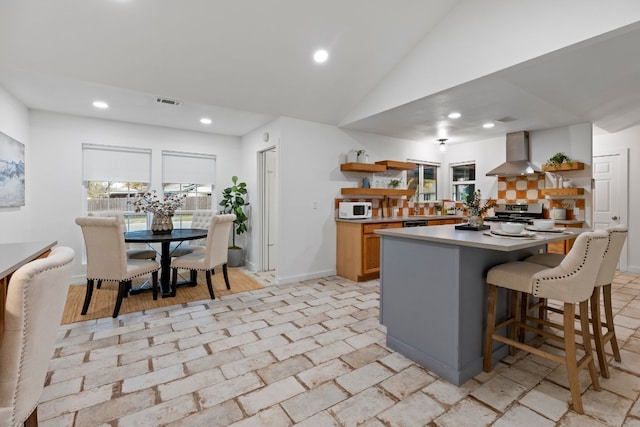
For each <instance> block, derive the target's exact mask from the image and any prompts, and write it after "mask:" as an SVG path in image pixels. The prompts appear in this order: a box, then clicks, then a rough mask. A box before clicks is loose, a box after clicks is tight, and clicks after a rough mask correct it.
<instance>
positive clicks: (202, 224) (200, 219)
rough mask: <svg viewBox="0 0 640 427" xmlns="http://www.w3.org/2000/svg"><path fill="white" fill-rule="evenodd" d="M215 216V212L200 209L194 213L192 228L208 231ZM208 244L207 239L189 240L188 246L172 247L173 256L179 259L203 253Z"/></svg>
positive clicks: (182, 244)
mask: <svg viewBox="0 0 640 427" xmlns="http://www.w3.org/2000/svg"><path fill="white" fill-rule="evenodd" d="M212 216H213V211H212V210H211V209H199V210H196V211H193V215H192V217H191V228H197V229H203V230H206V229H207V228H209V223H210V222H211V217H212ZM206 244H207V240H206V239H198V240H189V242H188V243H187V244H184V243H181V244H180V245H177V246H172V247H171V256H172V257H179V256H183V255H186V254H190V253H191V252H194V251H203V252H204V248H205V246H206Z"/></svg>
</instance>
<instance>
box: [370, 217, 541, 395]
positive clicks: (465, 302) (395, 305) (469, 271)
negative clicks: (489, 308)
mask: <svg viewBox="0 0 640 427" xmlns="http://www.w3.org/2000/svg"><path fill="white" fill-rule="evenodd" d="M440 227H451V226H440ZM420 228H425V229H426V228H431V229H433V228H436V227H420ZM463 233H478V232H474V231H464V232H463ZM380 234H382V243H381V274H380V322H381V323H382V324H383V325H385V326H386V328H387V345H388V346H389V347H390V348H391V349H393V350H396V351H398V352H399V353H401V354H403V355H405V356H406V357H408V358H409V359H411V360H413V361H415V362H417V363H418V364H420V365H422V366H424V367H425V368H427V369H429V370H430V371H432V372H434V373H435V374H437V375H439V376H441V377H442V378H444V379H446V380H447V381H449V382H451V383H453V384H455V385H461V384H463V383H465V382H466V381H468V380H469V379H471V378H473V377H474V376H476V375H477V374H479V373H480V372H482V361H483V353H482V351H483V342H484V330H485V327H484V324H485V313H486V288H487V286H486V283H485V277H486V273H487V271H488V270H489V268H491V267H493V266H495V265H498V264H502V263H505V262H510V261H518V260H522V259H524V258H526V257H527V256H529V255H531V254H534V253H539V252H540V251H541V250H544V248H545V245H544V243H541V242H529V245H528V246H529V247H527V248H519V247H518V246H516V247H513V248H511V250H504V249H503V250H495V249H490V248H488V247H473V246H464V245H459V244H453V243H439V242H434V241H428V240H423V239H411V238H406V237H404V236H400V237H397V236H392V235H388V234H391V233H387V232H386V231H385V232H384V233H380ZM487 238H488V239H492V238H491V237H487ZM493 239H495V238H493ZM518 243H520V242H518ZM545 243H546V242H545ZM489 246H490V245H489ZM519 246H520V247H521V246H522V245H519ZM501 291H503V292H502V293H501V294H499V300H498V317H501V316H502V317H504V316H505V314H506V312H507V302H506V301H507V292H506V290H505V289H501ZM506 354H507V347H506V346H504V345H494V354H493V356H492V359H493V360H494V362H497V361H498V360H500V359H502V358H503V357H505V356H506Z"/></svg>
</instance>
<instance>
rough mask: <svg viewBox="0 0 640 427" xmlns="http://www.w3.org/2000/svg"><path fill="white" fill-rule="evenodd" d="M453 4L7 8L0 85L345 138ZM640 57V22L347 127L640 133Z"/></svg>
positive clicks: (0, 9) (40, 104)
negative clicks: (294, 126) (302, 124)
mask: <svg viewBox="0 0 640 427" xmlns="http://www.w3.org/2000/svg"><path fill="white" fill-rule="evenodd" d="M456 3H457V1H452V0H429V1H424V0H348V1H344V0H324V1H316V0H270V1H264V0H233V1H230V0H184V1H180V2H178V1H175V0H82V1H80V0H57V1H55V2H51V1H49V2H42V1H40V0H21V1H9V0H0V84H2V85H3V86H4V87H5V88H7V90H9V91H10V92H11V93H12V94H14V95H15V96H16V97H17V98H18V99H20V100H21V101H22V102H23V103H25V104H26V105H27V106H28V107H30V108H33V109H41V110H47V111H55V112H62V113H68V114H77V115H82V116H90V117H101V118H107V119H113V120H122V121H128V122H135V123H145V124H153V125H160V126H169V127H175V128H181V129H190V130H197V131H202V132H211V133H220V134H226V135H244V134H246V133H247V132H249V131H251V130H253V129H255V128H257V127H259V126H261V125H263V124H265V123H267V122H269V121H271V120H273V119H274V118H276V117H278V116H288V117H295V118H300V119H305V120H311V121H315V122H321V123H328V124H334V125H337V124H339V123H341V121H342V120H344V118H345V117H346V116H347V115H348V113H349V112H351V111H352V110H353V109H354V108H355V107H356V106H357V105H358V103H359V102H360V101H361V100H362V99H363V98H364V97H365V96H366V95H367V94H368V93H369V92H370V91H371V90H372V89H373V88H374V87H375V86H376V85H377V84H378V83H379V82H380V81H381V80H382V79H384V78H385V76H386V75H387V74H388V73H390V72H391V71H392V70H393V68H394V66H395V65H396V64H397V63H398V62H399V61H401V60H402V58H403V57H404V56H405V55H407V54H408V53H409V52H410V51H411V49H412V48H413V47H414V46H415V45H416V44H417V43H418V42H419V41H420V40H421V39H423V38H424V37H428V33H429V31H430V29H431V28H433V26H434V25H437V23H438V22H439V21H440V20H441V19H442V17H443V16H444V15H446V13H447V12H448V11H450V10H451V9H452V8H453V7H454V6H455V5H456ZM319 47H323V48H326V49H327V50H328V51H329V53H330V58H329V61H328V62H327V63H325V64H323V65H317V64H315V63H313V61H312V60H311V56H312V53H313V51H314V50H315V49H316V48H319ZM638 58H640V25H634V26H631V27H628V28H624V29H621V30H618V31H616V32H615V33H612V34H608V35H605V36H602V37H599V38H598V39H596V40H590V41H587V42H583V43H581V44H579V45H576V46H572V47H569V48H567V49H564V50H563V51H558V52H555V53H553V54H550V55H547V56H545V57H541V58H538V59H535V60H532V61H529V62H528V63H525V64H520V65H518V66H516V67H512V68H511V69H507V70H503V71H501V72H498V73H495V74H494V75H491V76H488V77H485V78H482V79H478V80H476V81H473V82H469V83H467V84H464V85H461V86H458V87H456V88H452V89H449V90H447V91H445V92H443V93H439V94H435V95H432V96H429V97H426V98H422V99H419V100H417V101H414V102H412V103H409V104H406V105H404V106H400V107H397V108H395V109H393V110H390V111H387V112H384V113H380V114H378V115H374V116H371V117H369V118H365V119H363V120H360V121H358V122H355V123H351V124H349V125H347V127H349V128H352V129H359V130H363V131H369V132H375V133H380V134H384V135H389V136H395V137H400V138H408V139H415V140H420V139H430V140H433V139H435V138H436V137H437V135H438V128H439V127H441V126H443V125H445V126H447V127H448V134H449V135H450V138H451V140H452V141H464V140H471V139H478V138H479V137H483V138H484V137H493V136H497V135H503V134H504V133H506V132H510V131H515V130H525V129H526V130H536V129H544V128H551V127H557V126H564V125H568V124H573V123H583V122H588V121H592V122H595V123H596V124H597V125H598V126H600V127H602V128H603V129H606V130H609V131H617V130H620V129H624V128H625V127H628V126H631V125H635V124H638V123H640V91H638V90H637V88H638V87H640V61H638ZM158 96H160V97H167V98H172V99H177V100H180V101H182V105H181V106H180V107H173V106H168V105H161V104H158V103H157V102H156V97H158ZM95 99H102V100H105V101H107V102H109V104H110V106H111V107H110V108H109V109H108V110H96V109H94V108H93V107H91V102H92V101H93V100H95ZM451 110H459V111H461V112H462V113H463V117H462V118H461V119H459V120H457V121H456V122H451V121H450V120H447V119H446V118H445V116H446V113H448V112H450V111H451ZM204 116H206V117H210V118H212V119H213V124H212V125H209V126H205V125H202V124H200V123H199V119H200V117H204ZM505 116H510V117H513V118H515V119H516V120H514V121H512V122H508V123H501V122H498V123H497V126H496V127H495V128H494V129H493V130H490V131H485V130H483V129H481V128H480V125H481V124H482V123H483V122H485V121H486V120H491V119H498V118H502V117H505Z"/></svg>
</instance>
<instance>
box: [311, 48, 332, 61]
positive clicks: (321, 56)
mask: <svg viewBox="0 0 640 427" xmlns="http://www.w3.org/2000/svg"><path fill="white" fill-rule="evenodd" d="M327 59H329V52H327V51H326V50H324V49H319V50H316V51H315V52H314V54H313V60H314V61H316V62H317V63H318V64H322V63H323V62H326V60H327Z"/></svg>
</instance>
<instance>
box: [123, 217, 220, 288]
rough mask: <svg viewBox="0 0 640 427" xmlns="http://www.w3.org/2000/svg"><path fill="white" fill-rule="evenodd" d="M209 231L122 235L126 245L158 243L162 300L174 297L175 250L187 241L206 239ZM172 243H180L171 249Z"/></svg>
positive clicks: (141, 231)
mask: <svg viewBox="0 0 640 427" xmlns="http://www.w3.org/2000/svg"><path fill="white" fill-rule="evenodd" d="M208 232H209V230H205V229H200V228H174V229H173V230H171V232H169V233H167V232H163V233H157V232H154V231H152V230H135V231H127V232H126V233H124V241H125V242H127V243H146V244H149V245H150V244H152V243H160V290H161V293H162V297H163V298H168V297H174V296H176V290H175V289H172V287H171V254H172V253H173V251H175V249H176V248H178V247H180V246H181V244H183V242H186V241H188V240H197V239H203V238H206V237H207V233H208ZM172 242H181V244H179V245H178V246H176V247H174V248H172V247H171V243H172ZM186 284H195V283H193V282H184V283H182V285H186ZM143 290H146V289H145V288H143V289H140V288H138V289H132V290H131V293H132V294H135V293H138V292H141V291H143Z"/></svg>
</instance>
